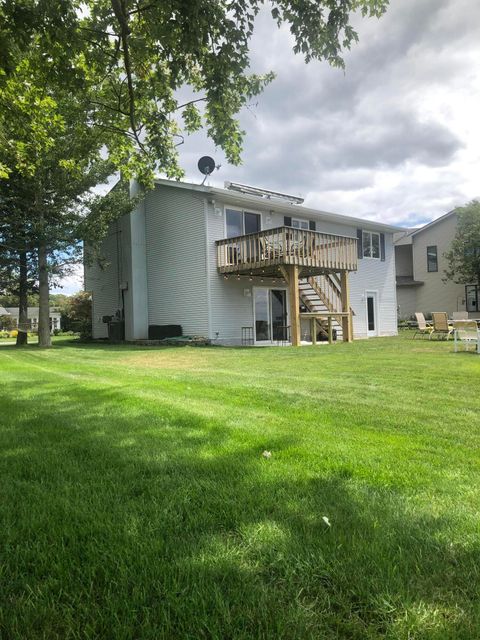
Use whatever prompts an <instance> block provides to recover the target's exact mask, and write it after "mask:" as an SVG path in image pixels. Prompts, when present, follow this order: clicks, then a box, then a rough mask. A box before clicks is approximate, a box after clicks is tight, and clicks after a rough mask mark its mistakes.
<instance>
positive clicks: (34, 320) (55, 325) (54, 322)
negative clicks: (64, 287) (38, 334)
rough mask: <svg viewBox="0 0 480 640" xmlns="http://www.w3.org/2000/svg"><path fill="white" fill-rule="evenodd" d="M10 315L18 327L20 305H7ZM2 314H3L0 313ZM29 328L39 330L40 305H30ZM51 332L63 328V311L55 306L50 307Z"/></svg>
mask: <svg viewBox="0 0 480 640" xmlns="http://www.w3.org/2000/svg"><path fill="white" fill-rule="evenodd" d="M5 309H6V311H7V314H6V315H8V316H10V317H11V319H12V320H13V323H14V326H15V327H18V314H19V312H18V307H6V308H5ZM0 315H2V314H0ZM27 316H28V330H29V331H37V330H38V307H28V314H27ZM49 316H50V332H51V333H53V332H54V331H55V330H56V329H61V324H60V322H61V313H60V311H59V310H58V309H56V308H55V307H50V311H49Z"/></svg>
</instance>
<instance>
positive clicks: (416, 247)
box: [413, 215, 465, 315]
mask: <svg viewBox="0 0 480 640" xmlns="http://www.w3.org/2000/svg"><path fill="white" fill-rule="evenodd" d="M456 224H457V218H456V216H455V215H452V216H449V217H448V218H445V219H444V220H440V221H439V222H438V223H437V224H434V225H432V226H430V227H429V228H428V229H425V230H424V231H420V232H419V233H417V234H416V235H415V236H414V237H413V271H414V277H415V280H421V281H423V282H424V284H423V285H422V286H420V287H418V288H417V289H416V291H415V304H416V307H417V308H416V309H415V310H416V311H422V312H424V313H431V312H432V311H446V312H447V313H448V314H449V315H451V314H452V313H453V312H454V311H464V310H465V287H464V285H460V284H456V283H455V282H453V281H451V280H449V281H447V282H444V281H443V280H444V278H445V269H446V268H447V261H446V259H445V257H444V255H443V254H444V253H445V252H446V251H448V250H449V248H450V244H451V242H452V240H453V238H454V237H455V232H456ZM432 245H436V247H437V256H438V271H437V272H428V271H427V246H432Z"/></svg>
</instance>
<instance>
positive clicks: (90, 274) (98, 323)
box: [85, 223, 122, 338]
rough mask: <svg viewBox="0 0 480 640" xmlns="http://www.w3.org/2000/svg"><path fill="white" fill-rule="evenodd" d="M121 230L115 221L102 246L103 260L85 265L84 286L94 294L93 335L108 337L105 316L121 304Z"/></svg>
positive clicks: (95, 336)
mask: <svg viewBox="0 0 480 640" xmlns="http://www.w3.org/2000/svg"><path fill="white" fill-rule="evenodd" d="M121 235H122V234H121V231H120V225H119V224H118V223H113V224H112V225H111V227H110V230H109V233H108V235H107V237H106V238H105V240H104V241H103V242H102V245H101V248H100V255H101V263H100V262H99V261H97V260H95V261H94V262H93V263H92V264H89V263H88V261H87V262H86V264H85V289H86V291H90V292H91V293H92V335H93V337H94V338H106V337H107V335H108V328H107V325H106V324H104V323H103V322H102V316H107V315H108V316H112V315H115V312H116V311H117V310H118V309H121V307H122V297H121V291H120V282H121V280H122V266H121V256H122V250H121V246H120V245H121ZM86 253H87V254H88V249H87V250H86Z"/></svg>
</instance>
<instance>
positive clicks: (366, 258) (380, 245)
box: [362, 229, 382, 260]
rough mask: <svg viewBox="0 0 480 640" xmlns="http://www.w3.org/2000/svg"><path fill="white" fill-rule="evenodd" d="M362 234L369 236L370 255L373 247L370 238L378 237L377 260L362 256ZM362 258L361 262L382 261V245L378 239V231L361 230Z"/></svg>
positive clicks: (372, 257) (373, 257)
mask: <svg viewBox="0 0 480 640" xmlns="http://www.w3.org/2000/svg"><path fill="white" fill-rule="evenodd" d="M364 233H369V234H370V253H372V247H373V242H372V238H373V235H374V234H375V235H376V236H378V258H376V257H375V256H364V255H363V234H364ZM362 258H363V260H381V259H382V243H381V238H380V232H379V231H369V230H368V229H362Z"/></svg>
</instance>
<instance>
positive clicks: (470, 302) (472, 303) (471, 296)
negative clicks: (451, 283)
mask: <svg viewBox="0 0 480 640" xmlns="http://www.w3.org/2000/svg"><path fill="white" fill-rule="evenodd" d="M465 298H466V300H467V311H479V310H480V307H479V306H478V303H479V302H480V300H479V298H480V287H479V286H478V285H476V284H467V286H466V287H465Z"/></svg>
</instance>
